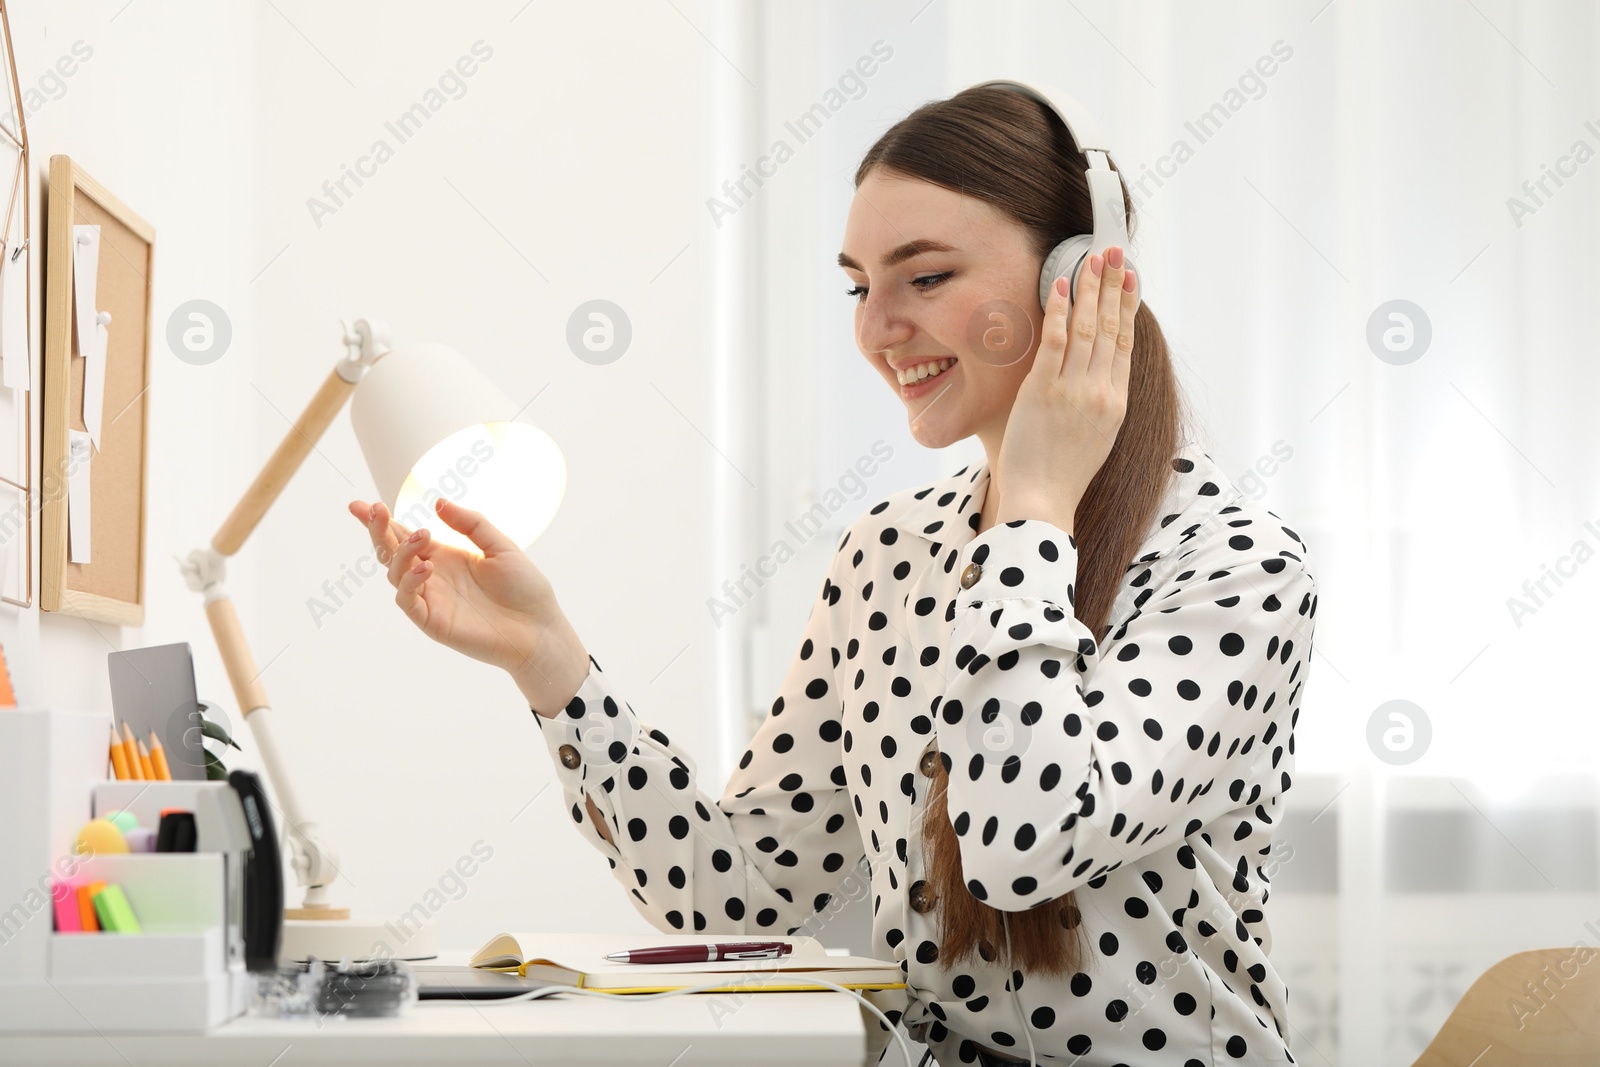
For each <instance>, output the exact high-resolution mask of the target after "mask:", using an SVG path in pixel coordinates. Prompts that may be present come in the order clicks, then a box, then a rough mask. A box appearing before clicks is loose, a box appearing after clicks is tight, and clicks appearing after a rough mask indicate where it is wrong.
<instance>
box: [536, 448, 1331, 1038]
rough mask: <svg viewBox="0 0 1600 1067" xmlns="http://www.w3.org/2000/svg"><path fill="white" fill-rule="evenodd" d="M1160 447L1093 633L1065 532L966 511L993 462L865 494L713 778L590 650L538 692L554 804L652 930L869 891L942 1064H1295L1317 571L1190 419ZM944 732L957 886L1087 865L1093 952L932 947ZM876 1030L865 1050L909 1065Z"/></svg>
mask: <svg viewBox="0 0 1600 1067" xmlns="http://www.w3.org/2000/svg"><path fill="white" fill-rule="evenodd" d="M1172 471H1173V474H1172V477H1171V479H1170V481H1169V482H1168V487H1167V490H1166V495H1165V498H1164V500H1163V501H1162V504H1161V507H1160V508H1159V510H1158V511H1157V513H1156V518H1155V520H1154V521H1153V522H1152V524H1151V527H1150V530H1149V533H1148V535H1147V537H1146V539H1145V542H1144V544H1143V546H1142V549H1141V551H1140V552H1139V553H1138V555H1137V557H1136V558H1135V559H1134V560H1133V561H1132V562H1131V563H1130V564H1129V565H1128V568H1127V572H1126V574H1125V576H1124V578H1123V580H1122V583H1121V586H1120V589H1119V592H1118V595H1117V598H1116V601H1115V604H1114V606H1113V608H1112V612H1111V615H1110V621H1111V623H1112V626H1111V629H1110V630H1109V631H1108V632H1107V633H1106V635H1105V639H1104V641H1103V642H1102V641H1097V640H1096V639H1095V637H1094V635H1093V634H1092V633H1091V632H1090V630H1089V628H1088V627H1086V626H1084V625H1083V623H1081V622H1080V621H1079V620H1078V619H1077V618H1076V617H1075V616H1074V614H1073V610H1074V609H1073V604H1074V590H1073V584H1074V582H1075V581H1076V579H1077V566H1078V543H1077V541H1076V539H1075V538H1074V537H1073V536H1071V535H1069V534H1067V533H1066V532H1065V531H1063V530H1061V529H1060V528H1058V527H1056V526H1054V525H1052V524H1050V523H1047V522H1044V521H1042V520H1036V519H1023V520H1017V521H1014V522H1009V523H1003V524H996V525H995V526H993V527H991V528H990V529H987V530H985V531H983V532H982V533H977V532H976V530H977V527H978V523H979V512H980V508H981V507H982V504H983V497H984V492H985V489H986V488H987V486H988V482H989V478H988V468H987V466H979V467H977V468H975V469H965V468H964V469H963V470H961V471H958V472H957V473H956V474H954V475H951V476H950V477H948V478H945V479H942V480H940V481H937V482H935V483H933V484H932V485H928V486H925V487H921V488H917V489H910V490H905V491H902V492H899V493H896V494H894V495H892V496H890V497H888V498H887V499H886V500H883V501H881V502H879V503H878V504H876V505H875V506H874V507H872V508H870V509H869V510H868V511H867V512H866V513H865V514H863V515H861V516H860V517H859V518H858V519H856V520H855V521H854V522H852V523H851V524H850V526H849V527H848V529H847V530H846V531H845V533H844V535H843V537H842V538H841V539H840V541H839V544H838V548H837V550H836V551H835V552H834V554H833V556H832V559H831V561H830V564H829V567H828V572H827V575H826V577H825V578H824V580H823V582H822V587H821V590H820V592H819V593H818V595H817V597H816V600H815V602H814V603H813V606H812V608H811V613H810V616H809V618H808V620H807V623H806V627H805V634H804V640H803V641H802V642H801V644H800V647H799V649H798V650H797V651H796V653H795V656H794V659H793V661H792V663H791V664H790V666H789V669H788V672H787V675H786V677H785V678H784V681H783V684H782V687H781V689H780V690H779V692H778V694H777V696H776V699H774V700H773V702H772V706H771V711H770V712H769V714H768V715H767V717H766V719H765V720H764V722H763V723H762V725H761V727H760V728H759V729H758V730H757V731H756V734H755V737H754V738H753V739H752V740H751V742H750V745H749V748H748V750H747V751H746V752H745V753H744V755H743V758H741V759H740V760H739V763H738V768H737V770H736V771H735V772H734V773H733V775H732V777H731V779H730V780H729V781H728V783H727V786H726V788H725V789H724V791H723V793H722V798H721V799H720V800H712V799H711V797H710V795H708V794H707V793H705V792H703V791H702V790H703V788H704V785H705V783H702V782H701V781H699V779H698V778H697V776H696V771H695V763H694V760H693V759H692V758H691V757H690V755H689V753H688V752H686V751H684V750H683V749H682V748H680V747H679V746H677V745H675V744H673V742H671V741H670V740H669V739H668V738H667V736H666V735H665V734H664V733H663V732H662V731H661V730H659V729H655V728H652V727H651V726H650V725H649V724H648V723H647V722H645V721H643V720H641V719H640V718H639V716H638V715H637V714H636V713H635V711H634V709H633V708H632V707H631V706H630V705H629V704H628V702H627V701H626V700H625V699H624V697H623V694H622V693H620V692H619V691H617V688H616V687H615V685H614V684H613V682H612V681H611V680H610V679H608V678H607V676H606V675H605V674H604V673H603V672H602V671H601V669H600V666H599V664H598V663H597V662H594V661H593V660H592V659H591V663H590V669H589V673H588V675H587V677H586V678H585V679H584V681H583V684H582V687H581V688H580V689H579V690H578V693H577V695H576V696H575V697H574V698H573V700H572V702H571V703H570V704H569V705H568V706H567V708H566V709H565V711H564V712H562V713H560V714H558V715H556V716H554V717H552V718H546V717H544V716H536V719H537V721H538V723H539V725H540V728H541V729H542V731H543V734H544V738H545V740H546V742H547V743H548V746H549V749H550V753H551V755H552V757H553V759H554V765H555V774H556V778H557V781H558V782H559V784H560V786H561V788H562V790H563V792H564V794H565V802H566V805H567V807H568V810H569V811H570V813H571V816H572V820H573V823H574V824H575V825H576V826H577V828H578V830H579V832H580V833H582V834H583V836H584V837H585V838H587V839H588V840H589V842H590V843H591V844H592V845H593V846H594V847H595V848H596V849H598V850H599V851H600V852H601V853H602V854H604V855H605V856H606V858H607V859H608V860H609V862H610V864H611V868H612V873H613V875H614V876H615V877H616V878H617V880H618V881H619V882H621V884H622V886H623V887H624V889H626V890H627V892H628V896H629V899H630V900H631V901H632V902H633V905H634V907H635V908H636V909H637V910H638V911H639V912H640V913H641V914H643V915H644V916H645V917H646V918H647V919H648V920H649V921H650V922H651V923H652V924H653V925H654V926H655V927H656V928H657V929H660V930H662V931H674V932H695V931H704V932H706V933H707V934H712V935H718V936H722V935H761V934H772V935H788V934H804V933H808V932H811V931H812V930H814V929H817V928H818V926H819V921H820V920H821V919H822V918H823V917H825V916H826V915H827V914H828V913H829V909H830V908H831V909H833V910H837V909H838V908H839V907H840V906H842V903H843V898H844V897H846V896H852V887H854V893H853V896H852V898H853V899H860V898H861V897H862V896H863V895H865V893H866V892H867V891H869V890H870V894H871V898H872V915H873V919H872V931H873V934H872V936H873V950H872V951H873V954H874V955H876V956H879V957H881V958H883V959H886V960H893V961H897V962H898V963H899V965H900V969H901V971H902V972H903V973H904V975H905V982H906V989H905V990H904V991H892V992H888V993H879V994H874V1000H875V1002H876V1003H880V1004H882V1003H884V1001H883V1000H881V999H879V998H882V997H885V996H888V997H890V998H891V1000H892V1001H893V1010H892V1011H890V1012H889V1017H890V1018H891V1019H894V1020H896V1021H897V1023H903V1024H904V1025H905V1026H906V1028H907V1029H908V1031H909V1032H910V1033H911V1035H912V1036H913V1037H915V1038H917V1039H918V1040H920V1041H923V1042H925V1043H926V1044H927V1045H928V1047H929V1048H930V1049H931V1050H932V1051H933V1053H934V1055H935V1057H937V1059H938V1061H939V1062H940V1063H941V1064H947V1065H948V1064H955V1063H974V1062H976V1061H977V1058H978V1050H979V1047H980V1046H981V1047H983V1048H985V1049H987V1050H989V1051H991V1052H994V1053H998V1054H1000V1055H1002V1056H1010V1057H1014V1058H1026V1056H1027V1038H1028V1036H1031V1037H1032V1040H1033V1045H1034V1049H1035V1052H1036V1054H1037V1056H1038V1059H1039V1062H1040V1063H1049V1064H1063V1065H1064V1064H1072V1065H1074V1067H1098V1065H1112V1064H1119V1063H1125V1064H1139V1065H1141V1067H1164V1065H1171V1067H1212V1065H1214V1064H1224V1063H1235V1062H1243V1063H1251V1064H1266V1063H1294V1062H1295V1058H1294V1057H1293V1056H1292V1055H1291V1054H1290V1038H1289V1036H1288V1035H1289V1034H1290V1030H1289V1014H1288V1002H1289V993H1288V990H1287V988H1286V987H1285V985H1284V982H1283V980H1282V978H1281V977H1280V975H1279V974H1278V972H1277V971H1276V970H1275V969H1274V967H1273V964H1272V962H1271V961H1270V960H1269V959H1268V953H1269V951H1270V949H1271V946H1272V935H1271V931H1270V928H1269V926H1268V921H1267V915H1266V903H1267V897H1268V889H1269V875H1270V874H1271V873H1272V872H1273V864H1272V856H1273V848H1272V842H1273V835H1274V831H1275V828H1276V826H1277V823H1278V820H1279V817H1280V815H1281V812H1282V802H1283V796H1284V794H1285V792H1286V791H1287V790H1288V789H1289V785H1290V775H1291V773H1292V771H1293V769H1294V727H1295V722H1296V719H1297V717H1298V714H1299V706H1300V700H1301V695H1302V691H1303V687H1304V685H1305V680H1306V677H1305V676H1306V671H1307V668H1308V664H1309V658H1310V654H1311V640H1312V633H1313V629H1314V625H1315V619H1316V611H1317V583H1316V579H1315V577H1314V576H1313V573H1312V572H1313V568H1312V564H1311V560H1310V557H1309V555H1308V553H1307V550H1306V546H1305V544H1304V542H1302V541H1301V539H1300V536H1299V535H1298V534H1297V533H1295V531H1294V530H1292V529H1291V528H1290V527H1289V526H1288V525H1287V524H1285V522H1284V521H1283V520H1282V519H1280V518H1279V517H1278V516H1277V515H1276V514H1275V513H1274V512H1272V511H1270V510H1268V509H1267V508H1266V507H1265V506H1264V505H1262V504H1261V503H1259V502H1257V501H1253V500H1251V499H1249V498H1248V497H1246V496H1245V495H1244V494H1243V493H1242V492H1241V491H1240V490H1239V489H1238V487H1237V486H1235V485H1234V484H1233V482H1232V481H1231V480H1230V479H1228V478H1227V477H1226V476H1224V475H1223V474H1222V472H1221V471H1220V470H1219V469H1218V467H1217V465H1216V464H1215V463H1214V462H1213V461H1212V460H1211V457H1210V456H1209V455H1208V454H1206V453H1205V452H1203V451H1201V449H1200V448H1199V446H1198V445H1195V444H1188V445H1186V446H1184V448H1183V449H1181V450H1180V452H1179V453H1178V455H1176V456H1175V457H1174V458H1173V460H1172ZM934 760H938V761H942V762H943V764H944V766H945V768H946V769H947V771H948V776H949V777H948V781H949V785H948V790H949V795H948V800H947V804H948V812H949V817H950V819H951V821H952V823H953V825H954V828H955V832H956V834H957V835H958V840H959V842H960V856H961V866H962V875H963V877H964V879H965V880H966V882H967V886H968V889H969V890H970V891H971V892H972V894H973V895H974V896H976V897H978V898H979V899H981V900H983V901H985V902H986V903H987V904H989V905H990V906H991V907H994V908H997V909H1000V910H1001V911H1003V912H1020V911H1023V910H1026V909H1028V908H1031V907H1035V906H1038V905H1041V904H1043V903H1045V902H1046V901H1050V900H1053V899H1054V898H1057V897H1060V896H1062V895H1064V894H1066V893H1068V892H1075V894H1076V896H1075V898H1074V899H1075V901H1076V903H1077V905H1078V908H1079V914H1080V915H1081V921H1082V923H1083V924H1084V932H1085V933H1086V934H1087V935H1088V937H1089V943H1090V945H1091V946H1092V949H1093V951H1092V952H1091V953H1090V954H1089V957H1088V959H1087V960H1086V961H1085V962H1084V965H1083V968H1082V969H1081V970H1078V971H1076V972H1075V973H1072V974H1070V975H1066V976H1060V977H1056V976H1048V975H1034V976H1030V975H1028V974H1026V973H1023V972H1020V971H1016V972H1014V971H1013V970H1012V969H1011V968H1009V967H1007V966H1006V963H1005V959H1004V956H1003V951H1002V952H1001V953H1000V954H999V955H993V956H986V958H984V959H978V958H972V959H970V960H965V961H962V962H961V963H959V964H955V965H952V964H949V963H947V962H946V961H944V960H941V959H940V955H939V924H938V919H939V902H938V900H937V899H936V894H935V893H934V892H933V886H932V885H931V883H930V882H929V881H928V880H927V869H926V865H925V863H924V857H923V856H922V854H921V841H920V837H921V835H920V833H919V832H913V828H916V827H918V826H919V825H920V823H919V820H920V819H921V817H922V814H923V810H924V805H925V803H926V800H927V793H928V788H929V785H930V775H931V774H932V773H934V772H935V769H934V765H933V763H932V761H934ZM585 798H587V799H589V800H592V801H593V802H594V805H595V807H596V808H597V809H598V810H599V811H600V812H601V813H602V815H603V816H604V818H605V821H606V824H607V825H608V827H609V828H610V830H611V835H612V837H613V838H614V839H615V840H616V842H617V843H616V844H615V845H612V844H610V843H608V842H607V841H606V840H605V839H604V838H603V837H601V836H600V834H599V832H598V831H597V830H596V828H595V826H594V825H593V823H592V822H591V821H590V818H589V815H588V813H587V811H586V810H585V803H584V801H585ZM1019 1009H1020V1010H1019ZM1025 1027H1026V1028H1027V1029H1026V1030H1025V1029H1024V1028H1025ZM868 1031H869V1035H870V1037H869V1042H868V1045H869V1062H873V1061H880V1062H887V1061H894V1062H897V1060H898V1057H899V1052H898V1049H897V1047H896V1046H895V1045H894V1044H893V1042H892V1040H891V1039H890V1037H889V1035H888V1033H887V1031H886V1030H884V1029H883V1026H882V1024H881V1023H878V1024H876V1025H871V1024H869V1026H868ZM891 1050H892V1051H891Z"/></svg>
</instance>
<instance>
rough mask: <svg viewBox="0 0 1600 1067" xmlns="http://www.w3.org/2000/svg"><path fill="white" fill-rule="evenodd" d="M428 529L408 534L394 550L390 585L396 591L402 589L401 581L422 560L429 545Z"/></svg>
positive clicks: (390, 568) (390, 565) (390, 567)
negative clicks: (424, 549) (424, 550)
mask: <svg viewBox="0 0 1600 1067" xmlns="http://www.w3.org/2000/svg"><path fill="white" fill-rule="evenodd" d="M428 543H429V540H428V528H427V527H426V526H423V527H421V528H419V529H418V530H417V531H416V532H414V533H410V534H407V535H406V537H405V539H404V540H402V541H401V542H400V543H399V544H398V545H397V546H396V547H395V550H394V554H393V557H392V558H391V559H390V561H389V584H390V585H392V586H394V587H395V588H396V589H398V588H400V579H401V578H402V577H403V576H404V575H405V573H406V571H408V570H409V569H410V568H411V567H413V566H415V565H416V564H417V563H418V562H419V560H420V559H421V553H422V550H423V548H424V547H425V546H427V544H428Z"/></svg>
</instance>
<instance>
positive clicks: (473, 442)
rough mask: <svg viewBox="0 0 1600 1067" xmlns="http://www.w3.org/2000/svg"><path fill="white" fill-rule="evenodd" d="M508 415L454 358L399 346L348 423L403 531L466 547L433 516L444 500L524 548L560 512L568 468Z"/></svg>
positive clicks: (367, 381) (433, 347) (503, 401)
mask: <svg viewBox="0 0 1600 1067" xmlns="http://www.w3.org/2000/svg"><path fill="white" fill-rule="evenodd" d="M513 410H514V409H513V408H512V405H511V402H510V400H509V399H508V398H507V397H506V395H505V394H504V393H502V392H501V391H500V390H499V389H497V388H495V386H494V384H493V383H492V382H490V381H489V379H488V378H487V377H485V376H484V374H483V373H482V372H481V371H479V370H478V368H477V367H475V366H473V365H472V363H470V362H469V361H468V360H467V359H466V358H465V357H464V356H462V355H461V354H460V353H459V352H457V351H455V350H454V349H451V348H447V347H446V346H444V345H438V344H405V345H397V346H396V347H395V348H394V350H393V351H391V352H390V353H389V354H388V355H386V356H384V357H383V358H382V359H380V360H378V362H377V363H376V364H375V365H374V366H373V367H372V369H371V370H369V371H368V372H367V375H366V377H365V378H364V379H363V380H362V382H361V384H360V386H359V387H358V388H357V389H356V392H355V397H354V398H353V399H352V400H351V403H350V422H351V424H352V425H353V426H354V427H355V431H356V440H357V442H359V443H360V445H361V452H362V455H364V456H365V457H366V460H367V467H368V468H369V469H370V470H371V471H372V477H373V478H374V480H375V481H376V482H377V483H378V492H379V494H380V495H381V497H382V499H383V502H384V503H385V504H386V505H388V507H389V510H390V511H391V512H393V513H394V516H395V518H396V519H398V520H399V521H400V522H401V523H403V524H404V525H406V526H407V527H410V528H411V529H416V528H418V527H420V526H426V527H428V529H429V530H431V531H432V534H433V537H434V538H435V539H437V540H439V541H442V542H445V543H447V544H453V545H460V546H461V547H463V548H469V549H470V548H473V545H472V543H471V542H470V541H468V540H467V539H466V537H464V536H463V535H461V534H458V533H456V532H455V531H454V530H452V529H450V527H448V526H446V525H445V524H444V522H443V521H442V520H440V518H439V516H438V514H437V513H436V512H435V511H434V510H433V505H434V501H436V500H437V499H438V498H439V497H444V498H446V499H448V500H452V501H454V502H455V503H457V504H460V505H461V506H462V507H465V508H471V509H472V510H474V511H481V512H483V514H484V516H485V517H486V518H487V519H488V520H489V521H490V522H492V523H494V525H495V526H497V527H499V528H500V529H501V530H503V531H504V532H505V533H506V535H507V536H509V537H510V538H511V540H513V541H515V542H516V543H517V544H518V545H520V546H521V547H523V548H527V547H528V546H529V545H531V544H533V542H534V541H535V540H536V539H537V538H538V536H539V535H540V534H541V533H543V532H544V529H545V527H546V526H548V525H549V524H550V520H551V519H552V518H554V517H555V513H556V509H557V508H558V507H560V505H561V497H562V495H563V494H564V493H565V492H566V489H567V464H566V461H565V459H563V458H562V455H561V449H559V448H558V447H556V443H555V442H554V441H552V440H551V439H550V436H549V435H548V434H546V433H545V432H544V431H543V430H540V429H538V428H537V427H534V426H529V425H527V424H526V423H521V422H512V421H509V420H510V418H511V415H512V412H513Z"/></svg>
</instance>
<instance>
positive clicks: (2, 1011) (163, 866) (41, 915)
mask: <svg viewBox="0 0 1600 1067" xmlns="http://www.w3.org/2000/svg"><path fill="white" fill-rule="evenodd" d="M110 722H111V717H110V715H109V714H106V713H87V712H86V713H75V712H20V711H19V712H9V711H8V712H4V713H0V752H4V753H6V758H7V760H8V761H14V763H13V766H14V767H15V768H16V771H17V773H15V774H9V773H8V774H6V775H3V776H0V856H4V857H5V862H4V863H0V1030H11V1031H17V1030H27V1031H44V1032H50V1031H89V1032H94V1031H101V1032H107V1033H109V1032H117V1031H141V1030H165V1031H202V1030H206V1029H209V1028H211V1027H214V1026H218V1025H220V1024H222V1023H223V1022H226V1021H227V1020H228V1019H230V1018H233V1017H234V1016H237V1015H240V1014H242V1013H243V1012H244V1011H245V1009H246V1008H247V1007H248V1005H249V995H250V989H251V983H250V982H249V980H248V978H249V976H248V975H247V973H246V972H245V970H244V966H243V959H242V953H241V952H240V938H239V930H238V926H237V923H233V924H230V922H229V908H228V902H229V895H228V894H229V891H230V890H229V880H228V869H227V868H228V863H229V858H228V856H227V855H226V854H224V853H221V852H205V851H200V852H184V853H124V854H115V855H87V856H86V855H79V854H77V853H75V852H74V851H73V846H74V844H75V842H76V839H77V834H78V830H79V829H80V828H81V827H82V826H83V825H84V823H86V822H88V821H89V820H90V819H91V818H99V817H105V816H107V815H110V814H111V813H113V812H116V811H122V810H126V811H129V812H130V813H132V814H133V815H134V816H135V817H136V818H137V819H138V822H139V824H140V825H141V826H147V827H153V826H155V825H156V822H157V820H158V818H159V815H160V812H161V809H162V808H183V809H185V810H191V811H192V810H196V809H197V808H199V807H200V802H201V798H200V791H202V790H219V789H221V790H225V789H228V788H229V786H228V784H227V783H226V782H200V781H183V782H116V781H107V780H106V777H105V766H106V736H107V732H108V729H109V727H110ZM203 847H204V844H202V848H203ZM95 880H103V881H105V882H107V883H108V884H114V885H117V886H119V887H121V889H122V891H123V893H124V895H125V896H126V898H127V900H128V904H129V906H130V908H131V910H132V912H133V914H134V915H135V916H136V917H137V919H138V922H139V927H140V931H141V932H140V933H137V934H134V933H110V932H99V933H57V932H56V931H55V929H54V916H53V907H52V900H51V895H50V885H51V883H52V882H55V881H72V882H77V883H83V882H88V881H95Z"/></svg>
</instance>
